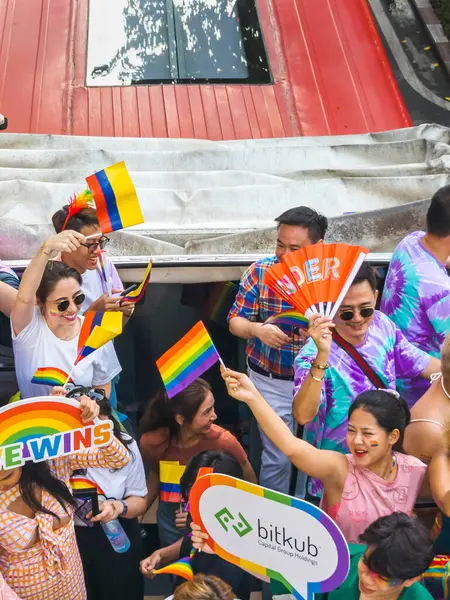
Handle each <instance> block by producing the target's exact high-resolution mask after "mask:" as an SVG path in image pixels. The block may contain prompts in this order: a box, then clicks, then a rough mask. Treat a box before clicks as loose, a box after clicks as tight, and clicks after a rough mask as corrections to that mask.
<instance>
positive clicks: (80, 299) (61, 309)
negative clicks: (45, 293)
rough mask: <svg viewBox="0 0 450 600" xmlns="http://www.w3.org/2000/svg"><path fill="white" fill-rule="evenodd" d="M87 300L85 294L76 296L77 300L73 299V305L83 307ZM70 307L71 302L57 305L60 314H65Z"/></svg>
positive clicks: (67, 301) (64, 301)
mask: <svg viewBox="0 0 450 600" xmlns="http://www.w3.org/2000/svg"><path fill="white" fill-rule="evenodd" d="M85 299H86V296H85V295H84V294H78V296H75V298H74V299H73V303H74V304H75V306H81V305H82V304H83V302H84V301H85ZM69 306H70V300H62V301H61V302H58V303H57V305H56V308H57V309H58V310H59V312H64V311H65V310H67V309H68V308H69Z"/></svg>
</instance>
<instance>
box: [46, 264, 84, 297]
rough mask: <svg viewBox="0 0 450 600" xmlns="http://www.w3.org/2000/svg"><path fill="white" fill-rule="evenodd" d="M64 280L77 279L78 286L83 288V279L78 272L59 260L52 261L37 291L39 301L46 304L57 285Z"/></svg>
mask: <svg viewBox="0 0 450 600" xmlns="http://www.w3.org/2000/svg"><path fill="white" fill-rule="evenodd" d="M63 279H75V281H76V282H77V283H78V285H80V286H81V282H82V279H81V275H80V274H79V273H78V271H75V269H72V267H68V266H67V265H66V264H64V263H63V262H60V261H58V260H50V261H49V262H48V263H47V266H46V267H45V270H44V274H43V275H42V279H41V283H40V284H39V287H38V289H37V291H36V296H37V298H38V300H39V301H40V302H41V303H42V304H44V302H45V301H46V300H47V298H48V296H49V294H51V293H52V292H53V290H54V289H55V286H56V284H57V283H59V282H60V281H62V280H63Z"/></svg>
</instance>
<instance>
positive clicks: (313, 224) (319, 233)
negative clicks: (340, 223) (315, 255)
mask: <svg viewBox="0 0 450 600" xmlns="http://www.w3.org/2000/svg"><path fill="white" fill-rule="evenodd" d="M275 221H276V222H277V223H278V228H280V225H293V226H295V227H304V228H305V229H307V230H308V235H309V239H310V240H311V241H312V243H313V244H317V242H319V241H320V240H323V238H324V237H325V234H326V232H327V229H328V219H327V218H326V217H325V216H324V215H321V214H320V213H318V212H317V211H316V210H314V209H313V208H309V207H308V206H297V207H295V208H290V209H289V210H286V211H285V212H284V213H283V214H282V215H280V216H279V217H277V218H276V219H275Z"/></svg>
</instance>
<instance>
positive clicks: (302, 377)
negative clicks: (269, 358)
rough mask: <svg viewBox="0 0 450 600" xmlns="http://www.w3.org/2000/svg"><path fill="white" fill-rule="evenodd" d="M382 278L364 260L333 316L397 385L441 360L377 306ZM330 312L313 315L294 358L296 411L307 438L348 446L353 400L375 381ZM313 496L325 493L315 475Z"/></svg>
mask: <svg viewBox="0 0 450 600" xmlns="http://www.w3.org/2000/svg"><path fill="white" fill-rule="evenodd" d="M376 288H377V280H376V276H375V273H374V272H373V269H372V268H371V267H370V266H369V265H367V264H364V265H363V266H362V267H361V269H360V270H359V272H358V274H357V276H356V278H355V279H354V282H353V284H352V285H351V286H350V289H349V291H348V292H347V294H346V296H345V297H344V300H343V301H342V304H341V306H340V309H339V311H338V314H337V315H336V316H335V318H334V325H335V330H336V332H337V333H338V334H339V335H340V336H341V338H343V339H344V340H345V342H346V343H347V344H350V345H351V346H353V347H354V348H355V349H356V350H357V352H358V353H359V355H360V356H362V357H363V358H364V359H365V361H366V362H367V363H368V364H369V365H370V367H371V368H372V370H373V371H374V372H375V373H376V374H377V375H378V378H379V379H381V382H382V385H383V387H384V388H389V389H395V387H396V386H395V382H396V379H397V378H398V377H399V376H400V377H416V376H419V375H421V376H422V377H429V376H430V375H431V373H434V372H436V371H439V370H440V361H439V360H437V359H436V358H432V357H431V356H430V355H428V354H427V353H426V352H423V350H420V349H418V348H416V347H415V346H413V345H412V344H411V343H410V342H408V340H407V339H406V338H405V337H404V336H403V334H402V333H401V331H400V330H399V329H398V328H397V327H396V326H395V325H394V323H393V322H392V321H391V320H390V319H389V318H388V317H386V315H383V314H382V313H381V312H379V311H377V310H375V303H376V299H377V293H378V292H377V289H376ZM332 329H333V325H332V324H331V319H330V318H329V317H320V316H319V315H313V316H312V317H311V319H310V323H309V329H308V333H309V334H310V336H311V339H310V340H309V341H308V343H307V344H306V345H305V346H304V347H303V348H302V349H301V350H300V352H299V354H298V356H297V358H296V359H295V365H294V367H295V396H294V416H295V418H296V419H297V421H298V422H299V423H301V424H303V425H305V433H304V439H305V440H306V441H307V442H309V443H310V444H312V445H313V446H315V447H316V448H321V449H322V450H335V451H338V452H342V453H346V452H348V447H347V444H346V440H345V438H346V433H347V413H348V409H349V407H350V405H351V404H352V402H353V400H354V399H355V398H356V397H357V396H358V395H359V394H361V393H362V392H365V391H367V390H373V389H375V388H376V387H377V386H375V385H374V384H373V383H372V382H371V380H370V379H369V377H368V376H367V375H365V374H364V372H363V371H362V369H361V367H360V366H358V365H357V364H356V362H355V360H354V359H353V358H351V357H350V356H349V354H347V352H346V351H345V350H343V348H342V347H341V346H340V345H338V344H337V343H336V341H335V340H333V339H332V335H331V330H332ZM308 492H309V494H310V495H311V496H316V497H317V496H320V495H321V493H322V484H321V482H320V481H319V480H317V479H313V478H311V479H310V481H309V484H308Z"/></svg>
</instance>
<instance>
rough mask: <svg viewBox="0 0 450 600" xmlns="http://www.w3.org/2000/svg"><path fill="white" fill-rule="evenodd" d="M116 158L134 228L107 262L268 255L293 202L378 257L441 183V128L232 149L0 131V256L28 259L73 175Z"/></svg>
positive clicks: (419, 217) (447, 136)
mask: <svg viewBox="0 0 450 600" xmlns="http://www.w3.org/2000/svg"><path fill="white" fill-rule="evenodd" d="M121 160H124V161H125V162H126V164H127V167H128V170H129V171H130V174H131V177H132V179H133V181H134V183H135V186H136V188H137V193H138V197H139V200H140V204H141V208H142V212H143V214H144V217H145V223H144V224H143V225H140V226H138V227H134V228H132V229H129V230H126V231H122V232H118V233H116V234H112V238H113V243H112V245H111V253H112V254H116V255H129V256H138V255H148V254H153V255H186V254H195V255H198V254H208V255H215V254H234V255H236V254H239V255H242V254H244V255H247V254H255V253H266V252H271V251H273V241H274V228H273V220H274V218H275V217H276V216H278V215H279V214H280V213H282V212H283V211H285V210H287V209H288V208H291V207H293V206H298V205H302V204H304V205H308V206H311V207H313V208H315V209H317V210H319V211H320V212H323V213H324V214H325V215H327V216H328V217H330V218H331V223H330V233H329V235H328V239H329V240H331V239H334V240H337V241H347V242H355V243H363V244H367V245H368V246H369V248H370V250H371V251H373V252H375V251H389V250H391V249H392V248H393V247H394V246H395V244H396V243H397V242H398V240H399V239H400V238H401V237H402V236H404V235H405V234H406V233H407V232H409V231H412V230H414V229H418V228H422V227H423V224H424V215H425V212H426V208H427V205H428V200H429V198H430V197H431V196H432V195H433V193H434V192H435V191H436V190H437V189H438V188H439V187H441V186H443V185H446V184H448V183H450V130H449V129H447V128H445V127H440V126H437V125H421V126H419V127H415V128H410V129H402V130H397V131H390V132H385V133H378V134H372V135H352V136H338V137H320V138H310V137H308V138H306V137H304V138H286V139H275V140H273V139H264V140H249V141H234V142H212V141H207V140H182V139H151V138H139V139H136V138H93V137H72V136H49V135H25V134H0V215H1V218H2V228H1V236H0V256H1V258H2V259H4V260H5V259H25V258H29V257H31V255H32V254H33V252H34V251H35V250H36V248H37V246H38V245H39V244H40V242H41V241H42V239H44V238H45V237H46V236H47V235H49V234H50V233H51V232H52V228H51V224H50V223H51V215H52V214H53V212H55V211H56V210H57V209H59V208H60V207H61V206H62V205H63V204H66V203H67V202H68V199H69V197H70V196H71V195H72V194H73V193H74V192H80V191H81V190H82V189H83V188H84V187H85V183H84V178H85V177H86V176H88V175H90V174H91V173H93V172H94V171H97V170H100V169H103V168H105V167H107V166H109V165H111V164H113V163H115V162H118V161H121ZM346 212H356V213H358V214H353V215H345V216H343V214H344V213H346Z"/></svg>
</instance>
